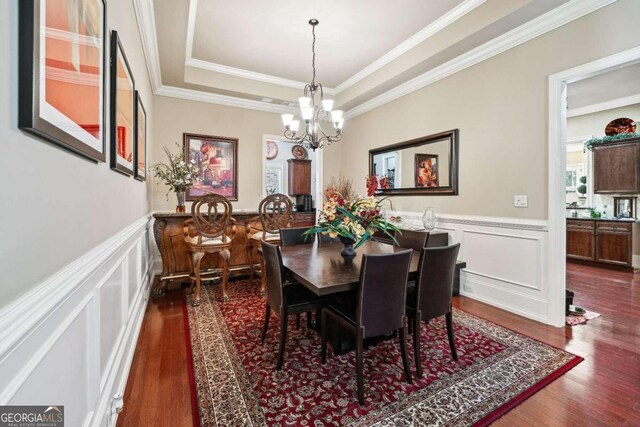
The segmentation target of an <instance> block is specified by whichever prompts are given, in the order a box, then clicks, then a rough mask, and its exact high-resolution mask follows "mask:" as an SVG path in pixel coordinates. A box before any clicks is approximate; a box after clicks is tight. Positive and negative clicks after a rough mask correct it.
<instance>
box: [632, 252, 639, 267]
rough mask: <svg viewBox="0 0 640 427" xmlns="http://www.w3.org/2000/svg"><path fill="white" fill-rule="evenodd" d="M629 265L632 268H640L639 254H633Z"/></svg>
mask: <svg viewBox="0 0 640 427" xmlns="http://www.w3.org/2000/svg"><path fill="white" fill-rule="evenodd" d="M631 265H632V266H633V268H634V269H636V270H637V269H640V255H633V257H632V258H631Z"/></svg>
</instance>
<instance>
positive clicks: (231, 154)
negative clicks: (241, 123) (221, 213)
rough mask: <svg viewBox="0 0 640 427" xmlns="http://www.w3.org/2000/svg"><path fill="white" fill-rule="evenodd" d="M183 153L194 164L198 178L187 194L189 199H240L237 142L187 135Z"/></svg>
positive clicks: (206, 136) (185, 135)
mask: <svg viewBox="0 0 640 427" xmlns="http://www.w3.org/2000/svg"><path fill="white" fill-rule="evenodd" d="M183 138H184V154H185V156H184V157H185V159H186V160H187V161H192V160H193V161H194V163H195V164H196V166H197V167H198V170H199V171H200V174H199V176H198V177H197V178H196V180H195V182H194V183H193V186H192V187H191V188H190V189H189V191H187V200H195V199H196V198H198V197H200V196H203V195H205V194H210V193H217V194H220V195H222V196H225V197H226V198H228V199H229V200H238V139H237V138H226V137H221V136H208V135H196V134H191V133H185V134H184V136H183Z"/></svg>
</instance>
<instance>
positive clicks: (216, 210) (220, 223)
mask: <svg viewBox="0 0 640 427" xmlns="http://www.w3.org/2000/svg"><path fill="white" fill-rule="evenodd" d="M232 211H233V208H232V206H231V203H229V200H227V198H226V197H224V196H221V195H220V194H215V193H214V194H206V195H204V196H202V197H200V198H198V199H197V200H196V201H195V202H193V204H192V205H191V217H192V219H193V225H194V227H195V228H196V230H197V231H198V234H199V235H200V236H201V237H209V238H213V237H218V236H222V237H223V239H225V238H226V234H225V231H226V229H227V225H229V220H230V219H231V212H232Z"/></svg>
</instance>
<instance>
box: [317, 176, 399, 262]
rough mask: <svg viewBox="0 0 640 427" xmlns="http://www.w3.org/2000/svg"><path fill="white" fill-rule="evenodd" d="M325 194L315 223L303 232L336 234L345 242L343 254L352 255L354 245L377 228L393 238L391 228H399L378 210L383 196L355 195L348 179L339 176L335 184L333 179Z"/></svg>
mask: <svg viewBox="0 0 640 427" xmlns="http://www.w3.org/2000/svg"><path fill="white" fill-rule="evenodd" d="M324 197H325V201H324V203H323V205H322V211H321V212H320V214H319V219H318V224H317V225H316V226H314V227H312V228H310V229H309V230H307V231H306V232H305V235H311V234H314V233H322V234H328V235H329V236H330V237H331V238H336V237H339V238H340V240H341V241H342V243H343V244H344V245H345V248H344V249H343V250H342V255H343V256H345V257H350V256H354V255H355V249H357V248H358V247H360V246H361V245H362V244H363V243H364V242H365V241H367V239H369V238H371V237H372V236H373V234H374V233H375V232H376V231H378V230H381V231H383V232H384V233H385V234H386V235H388V236H389V237H390V238H391V239H393V240H394V241H395V237H394V236H393V235H392V234H391V231H394V232H395V231H398V228H397V227H396V226H394V225H393V224H391V223H389V222H387V221H386V220H385V218H384V216H382V215H381V214H380V211H381V209H380V204H381V203H382V202H383V201H384V200H385V199H381V200H378V199H376V198H375V197H373V196H369V197H362V196H357V195H354V194H353V193H352V192H351V183H350V181H348V180H346V181H344V180H342V179H340V181H338V183H337V184H336V183H335V182H334V183H332V185H329V186H328V187H327V188H326V189H325V194H324Z"/></svg>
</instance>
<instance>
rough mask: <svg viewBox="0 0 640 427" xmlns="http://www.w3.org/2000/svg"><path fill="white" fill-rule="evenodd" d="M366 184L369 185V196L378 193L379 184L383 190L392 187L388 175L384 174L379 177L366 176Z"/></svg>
mask: <svg viewBox="0 0 640 427" xmlns="http://www.w3.org/2000/svg"><path fill="white" fill-rule="evenodd" d="M366 185H367V196H369V197H371V196H374V195H375V194H376V191H377V190H378V186H380V189H382V190H386V189H388V188H391V183H390V181H389V177H388V176H387V175H382V176H381V177H380V178H379V179H378V176H377V175H368V176H367V177H366Z"/></svg>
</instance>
